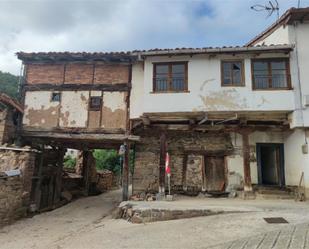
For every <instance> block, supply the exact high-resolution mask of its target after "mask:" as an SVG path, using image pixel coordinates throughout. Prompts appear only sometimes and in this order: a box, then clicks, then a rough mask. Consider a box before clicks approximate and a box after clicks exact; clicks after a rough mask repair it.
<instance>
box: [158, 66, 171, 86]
mask: <svg viewBox="0 0 309 249" xmlns="http://www.w3.org/2000/svg"><path fill="white" fill-rule="evenodd" d="M155 67H156V75H155V91H167V90H168V65H156V66H155Z"/></svg>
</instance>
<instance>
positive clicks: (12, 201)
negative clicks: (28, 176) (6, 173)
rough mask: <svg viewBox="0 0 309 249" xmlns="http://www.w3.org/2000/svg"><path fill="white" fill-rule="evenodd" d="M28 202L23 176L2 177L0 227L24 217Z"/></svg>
mask: <svg viewBox="0 0 309 249" xmlns="http://www.w3.org/2000/svg"><path fill="white" fill-rule="evenodd" d="M26 203H27V197H26V198H25V195H24V190H23V181H22V178H21V177H19V176H14V177H7V178H0V227H1V226H3V225H6V224H10V223H12V222H13V221H15V220H17V219H19V218H22V217H24V216H25V215H26V212H27V205H26Z"/></svg>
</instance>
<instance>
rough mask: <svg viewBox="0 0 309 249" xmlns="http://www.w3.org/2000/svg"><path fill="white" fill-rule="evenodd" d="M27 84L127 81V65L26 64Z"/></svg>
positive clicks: (115, 82) (114, 82)
mask: <svg viewBox="0 0 309 249" xmlns="http://www.w3.org/2000/svg"><path fill="white" fill-rule="evenodd" d="M26 78H27V83H28V84H42V83H49V84H56V85H59V84H63V83H67V84H68V83H70V84H92V83H95V84H117V83H128V82H129V66H128V65H115V64H114V65H112V64H86V63H78V64H70V63H68V64H28V65H27V67H26Z"/></svg>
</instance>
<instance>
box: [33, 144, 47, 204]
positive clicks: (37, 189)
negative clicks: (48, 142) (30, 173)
mask: <svg viewBox="0 0 309 249" xmlns="http://www.w3.org/2000/svg"><path fill="white" fill-rule="evenodd" d="M40 147H41V148H40V149H41V154H40V159H39V165H38V171H37V179H38V180H37V183H36V186H35V197H34V198H35V204H36V208H37V210H40V206H41V195H42V190H41V185H42V171H43V164H44V152H45V147H44V145H41V146H40Z"/></svg>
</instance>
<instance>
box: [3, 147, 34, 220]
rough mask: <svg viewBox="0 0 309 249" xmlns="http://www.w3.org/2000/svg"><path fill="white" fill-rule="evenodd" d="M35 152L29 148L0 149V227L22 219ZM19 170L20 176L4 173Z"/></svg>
mask: <svg viewBox="0 0 309 249" xmlns="http://www.w3.org/2000/svg"><path fill="white" fill-rule="evenodd" d="M35 160H36V152H34V151H32V150H30V149H29V148H26V147H24V148H8V147H0V226H3V225H5V224H9V223H12V222H13V221H15V220H17V219H18V218H21V217H24V216H25V215H26V213H27V209H28V207H29V205H30V195H31V190H32V177H33V172H34V168H35ZM16 169H19V170H20V171H21V174H20V176H12V177H8V176H7V175H6V174H5V173H4V172H5V171H10V170H16Z"/></svg>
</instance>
